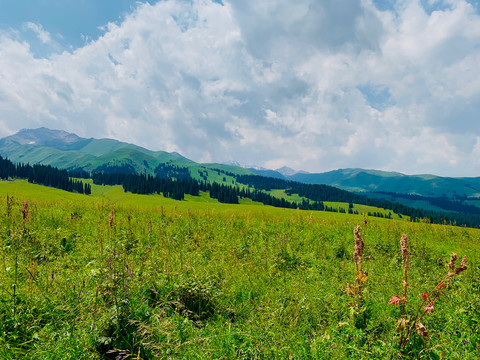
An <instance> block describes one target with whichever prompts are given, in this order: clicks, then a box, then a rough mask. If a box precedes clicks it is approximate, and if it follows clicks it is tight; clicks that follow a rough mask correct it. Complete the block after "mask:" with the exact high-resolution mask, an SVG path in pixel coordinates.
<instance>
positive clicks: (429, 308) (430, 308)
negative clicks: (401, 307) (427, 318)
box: [425, 301, 435, 314]
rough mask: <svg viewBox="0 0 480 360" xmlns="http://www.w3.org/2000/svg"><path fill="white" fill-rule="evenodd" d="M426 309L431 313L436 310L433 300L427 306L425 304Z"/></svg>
mask: <svg viewBox="0 0 480 360" xmlns="http://www.w3.org/2000/svg"><path fill="white" fill-rule="evenodd" d="M425 311H426V312H428V313H430V314H431V313H433V312H434V311H435V309H434V308H433V301H432V302H430V304H428V305H427V306H425Z"/></svg>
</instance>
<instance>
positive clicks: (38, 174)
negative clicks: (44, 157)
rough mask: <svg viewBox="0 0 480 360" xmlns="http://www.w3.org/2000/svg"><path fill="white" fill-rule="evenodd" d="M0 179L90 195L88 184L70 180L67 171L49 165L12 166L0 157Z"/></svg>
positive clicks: (90, 190)
mask: <svg viewBox="0 0 480 360" xmlns="http://www.w3.org/2000/svg"><path fill="white" fill-rule="evenodd" d="M0 178H1V179H4V180H8V179H9V178H19V179H27V180H28V182H29V183H32V184H39V185H45V186H50V187H54V188H57V189H61V190H65V191H70V192H77V193H80V194H86V195H90V194H91V192H92V188H91V186H90V184H88V183H84V182H83V181H81V180H77V179H72V178H71V177H70V176H69V173H68V171H67V170H61V169H58V168H56V167H53V166H51V165H40V164H35V165H33V166H32V165H30V164H22V163H18V164H14V163H12V162H11V161H10V160H8V159H4V158H3V157H2V156H0Z"/></svg>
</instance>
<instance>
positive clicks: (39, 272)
mask: <svg viewBox="0 0 480 360" xmlns="http://www.w3.org/2000/svg"><path fill="white" fill-rule="evenodd" d="M87 181H89V180H87ZM91 187H92V194H91V195H89V196H87V195H81V194H75V193H70V192H66V191H63V190H58V189H53V188H47V187H44V186H41V185H36V184H30V183H28V182H27V181H25V180H14V181H8V182H2V183H1V184H0V196H1V198H2V213H1V216H2V217H1V234H2V236H1V241H2V243H1V261H2V268H1V273H0V284H1V287H0V291H1V299H2V301H1V307H0V314H1V318H2V321H1V323H0V324H1V325H0V326H1V337H0V344H1V346H0V357H1V358H4V359H19V358H31V359H40V358H41V359H124V358H132V359H154V358H162V359H169V358H170V359H177V358H189V359H219V358H226V359H230V358H232V359H233V358H240V359H322V358H335V359H340V358H343V359H371V358H392V359H397V358H398V359H402V358H406V359H441V358H442V359H444V358H445V359H446V358H448V359H476V358H478V356H480V336H479V333H480V331H479V330H480V329H479V326H480V325H479V324H480V296H479V286H480V281H479V279H480V265H479V263H478V260H479V258H478V254H479V251H478V250H479V249H478V247H479V242H480V231H479V230H478V229H472V228H463V227H455V226H451V225H433V224H427V223H422V222H410V221H405V220H402V219H397V220H391V219H382V218H372V217H368V216H367V217H365V216H364V215H354V214H344V213H332V212H322V211H302V210H294V209H280V208H274V207H270V206H263V205H261V204H253V203H248V202H247V203H246V204H239V205H228V204H221V203H218V202H216V201H214V200H211V199H208V198H207V197H205V196H199V197H194V196H189V195H187V196H186V199H185V200H184V201H176V200H172V199H168V198H164V197H163V196H162V195H134V194H131V193H125V192H123V190H122V189H121V187H120V186H100V185H94V184H92V185H91ZM354 229H355V234H354ZM402 234H407V236H408V265H406V263H405V262H406V261H407V260H406V259H405V256H403V259H402V255H405V252H406V251H407V247H406V245H405V244H404V245H401V242H400V240H401V239H403V238H402V236H403V237H405V235H402ZM359 242H361V244H359ZM360 248H361V250H360ZM452 253H456V254H458V257H459V260H458V261H457V264H456V265H455V264H454V265H452V264H450V268H449V266H448V264H447V263H449V261H450V260H451V256H452V255H451V254H452ZM464 255H465V256H466V259H467V260H466V266H465V268H466V270H465V271H463V270H462V271H457V272H458V274H456V271H455V269H457V268H459V267H460V266H461V265H460V259H461V257H462V256H464ZM462 264H464V262H462ZM464 265H465V264H464ZM406 267H408V275H407V273H406V270H405V269H406ZM452 273H453V275H452ZM439 284H440V285H441V286H439ZM432 289H433V291H432ZM425 293H427V295H428V296H429V300H428V301H425V298H426V296H427V295H425ZM422 294H423V298H422ZM395 297H398V300H397V305H391V303H392V299H393V302H395ZM389 301H390V305H389ZM427 306H430V307H429V308H427ZM427 310H428V311H427ZM419 319H421V322H420V321H419ZM415 320H418V322H417V325H415V324H414V323H413V322H414V321H415ZM419 323H420V324H422V326H423V328H422V331H421V332H420V331H419V330H418V329H419V327H418V324H419ZM411 326H413V327H414V329H413V331H412V329H411ZM415 327H416V328H415Z"/></svg>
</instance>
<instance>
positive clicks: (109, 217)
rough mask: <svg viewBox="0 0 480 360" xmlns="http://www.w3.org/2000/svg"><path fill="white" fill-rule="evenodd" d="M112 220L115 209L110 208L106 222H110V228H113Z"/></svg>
mask: <svg viewBox="0 0 480 360" xmlns="http://www.w3.org/2000/svg"><path fill="white" fill-rule="evenodd" d="M114 220H115V211H114V210H113V209H112V211H110V215H109V216H108V223H109V224H110V227H111V228H113V225H114Z"/></svg>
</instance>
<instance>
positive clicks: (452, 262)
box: [448, 253, 457, 271]
mask: <svg viewBox="0 0 480 360" xmlns="http://www.w3.org/2000/svg"><path fill="white" fill-rule="evenodd" d="M455 261H457V254H455V253H452V255H451V256H450V262H449V263H448V268H449V269H450V270H452V271H453V270H455Z"/></svg>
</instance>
